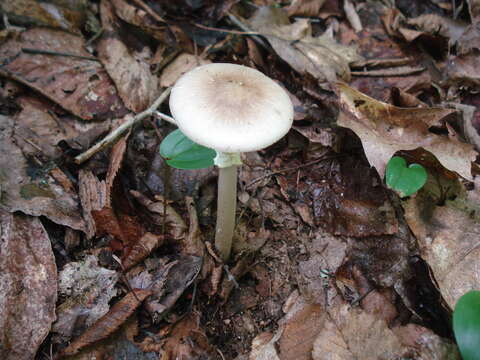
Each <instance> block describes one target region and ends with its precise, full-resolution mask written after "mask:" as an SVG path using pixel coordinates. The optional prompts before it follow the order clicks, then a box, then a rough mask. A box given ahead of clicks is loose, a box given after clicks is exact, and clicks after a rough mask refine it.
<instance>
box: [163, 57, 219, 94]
mask: <svg viewBox="0 0 480 360" xmlns="http://www.w3.org/2000/svg"><path fill="white" fill-rule="evenodd" d="M209 63H211V61H210V60H205V59H202V58H201V57H199V56H195V55H192V54H187V53H182V54H180V55H179V56H177V57H176V58H175V60H173V61H172V62H171V63H170V64H168V66H167V67H165V69H163V71H162V75H160V86H162V87H169V86H172V85H173V84H175V83H176V82H177V80H178V78H179V77H180V76H182V75H183V74H185V73H186V72H188V71H190V70H192V69H193V68H195V67H197V66H200V65H205V64H209Z"/></svg>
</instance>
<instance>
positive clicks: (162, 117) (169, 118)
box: [153, 111, 177, 125]
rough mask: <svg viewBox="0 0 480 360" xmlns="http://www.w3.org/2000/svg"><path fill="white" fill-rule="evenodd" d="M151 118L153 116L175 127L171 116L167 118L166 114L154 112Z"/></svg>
mask: <svg viewBox="0 0 480 360" xmlns="http://www.w3.org/2000/svg"><path fill="white" fill-rule="evenodd" d="M153 116H155V117H157V118H159V119H162V120H165V121H167V122H169V123H170V124H173V125H177V123H176V121H175V119H174V118H172V117H171V116H168V115H167V114H164V113H161V112H160V111H155V112H154V113H153Z"/></svg>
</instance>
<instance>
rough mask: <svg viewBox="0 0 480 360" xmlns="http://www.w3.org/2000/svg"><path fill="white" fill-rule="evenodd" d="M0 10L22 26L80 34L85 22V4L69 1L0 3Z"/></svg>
mask: <svg viewBox="0 0 480 360" xmlns="http://www.w3.org/2000/svg"><path fill="white" fill-rule="evenodd" d="M0 10H1V12H2V13H4V14H5V15H6V16H8V18H9V19H12V20H14V21H15V22H16V23H20V24H22V25H30V26H31V25H36V26H48V27H52V28H62V29H65V30H68V31H70V32H75V33H78V34H80V32H81V28H82V26H83V23H84V22H85V10H86V2H85V1H84V0H73V1H72V0H70V1H68V4H67V3H66V2H63V3H61V2H59V1H57V2H56V3H55V1H50V2H43V1H42V2H39V1H36V0H15V1H2V2H1V3H0Z"/></svg>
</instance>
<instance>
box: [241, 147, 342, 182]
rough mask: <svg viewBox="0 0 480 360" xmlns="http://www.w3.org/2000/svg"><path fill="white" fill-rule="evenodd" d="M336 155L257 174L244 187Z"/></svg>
mask: <svg viewBox="0 0 480 360" xmlns="http://www.w3.org/2000/svg"><path fill="white" fill-rule="evenodd" d="M336 157H338V155H334V156H326V157H322V158H320V159H316V160H312V161H310V162H307V163H305V164H302V165H298V166H295V167H291V168H286V169H280V170H277V171H272V172H269V173H267V174H265V175H262V176H259V177H258V178H256V179H253V180H252V181H250V182H249V183H248V184H247V185H245V189H246V188H248V187H250V186H252V185H253V184H256V183H257V182H259V181H261V180H263V179H266V178H268V177H271V176H274V175H278V174H281V173H284V172H288V171H293V170H298V169H301V168H304V167H307V166H311V165H314V164H316V163H319V162H321V161H324V160H329V159H334V158H336Z"/></svg>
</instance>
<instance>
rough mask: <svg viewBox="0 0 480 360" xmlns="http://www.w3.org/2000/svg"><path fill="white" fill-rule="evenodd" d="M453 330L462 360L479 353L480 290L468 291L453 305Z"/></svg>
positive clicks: (469, 358)
mask: <svg viewBox="0 0 480 360" xmlns="http://www.w3.org/2000/svg"><path fill="white" fill-rule="evenodd" d="M453 332H454V333H455V339H456V340H457V344H458V347H459V349H460V353H461V354H462V358H463V360H475V359H478V354H480V291H469V292H468V293H466V294H464V295H463V296H462V297H461V298H460V299H459V300H458V301H457V304H456V305H455V311H454V312H453Z"/></svg>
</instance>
